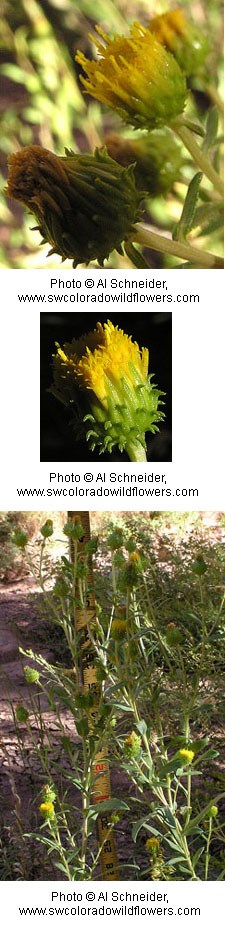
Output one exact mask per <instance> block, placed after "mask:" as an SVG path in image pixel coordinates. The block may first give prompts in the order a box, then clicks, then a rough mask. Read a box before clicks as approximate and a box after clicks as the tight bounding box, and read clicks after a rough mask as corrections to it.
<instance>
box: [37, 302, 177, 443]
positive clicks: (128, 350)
mask: <svg viewBox="0 0 225 929" xmlns="http://www.w3.org/2000/svg"><path fill="white" fill-rule="evenodd" d="M148 361H149V353H148V349H147V348H141V349H140V348H139V345H138V344H137V342H133V341H132V338H131V336H129V335H127V334H126V333H125V332H123V330H122V329H119V328H118V326H114V325H113V323H112V322H111V321H110V320H108V321H107V323H104V325H103V326H102V324H101V323H99V322H98V323H97V326H96V329H95V330H94V332H89V333H88V334H87V335H85V336H83V337H82V338H81V339H78V340H76V339H73V341H72V342H71V343H70V344H69V343H66V344H65V345H64V346H63V348H61V347H60V345H58V344H57V352H56V355H54V356H53V375H54V383H53V385H52V388H51V392H52V393H53V394H54V395H55V396H56V397H57V398H58V399H61V400H62V402H63V403H64V404H65V403H66V404H68V405H69V404H71V403H74V404H75V403H77V396H76V391H77V388H81V389H82V391H83V398H84V401H85V403H86V411H87V416H86V417H85V419H84V422H85V421H86V420H87V419H88V420H89V422H91V423H93V428H92V427H91V429H89V431H88V432H87V439H88V440H89V439H91V448H92V449H94V448H95V446H96V445H100V447H101V450H102V451H104V450H107V451H109V452H111V451H112V448H113V446H114V445H118V446H119V449H120V450H121V451H122V450H123V449H124V448H125V449H126V451H127V453H128V455H129V457H130V458H131V461H136V460H138V461H145V460H146V458H145V432H146V431H150V432H156V431H157V426H156V423H157V422H158V421H159V420H161V419H162V418H163V413H162V412H161V411H159V409H158V406H159V405H160V403H161V401H160V400H159V397H160V393H161V392H160V391H158V390H156V389H155V387H154V385H153V384H151V375H148ZM89 410H90V414H89ZM137 454H138V455H139V456H140V455H141V456H142V457H138V458H137V457H136V456H137ZM133 456H134V457H133Z"/></svg>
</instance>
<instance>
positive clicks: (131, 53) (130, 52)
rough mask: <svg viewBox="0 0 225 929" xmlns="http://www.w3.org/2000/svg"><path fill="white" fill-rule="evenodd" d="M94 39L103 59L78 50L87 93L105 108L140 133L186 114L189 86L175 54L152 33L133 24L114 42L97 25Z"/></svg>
mask: <svg viewBox="0 0 225 929" xmlns="http://www.w3.org/2000/svg"><path fill="white" fill-rule="evenodd" d="M96 31H97V32H98V34H99V35H100V40H99V39H96V40H95V39H94V42H95V45H96V48H97V51H98V52H99V58H98V59H97V61H90V60H89V59H87V58H85V55H84V54H83V52H81V51H78V52H77V55H76V61H78V64H80V65H81V66H82V68H83V71H84V72H85V73H86V75H87V76H86V77H83V76H82V75H81V80H82V83H83V85H84V88H85V91H86V92H87V93H88V94H91V96H93V97H95V98H96V99H97V100H100V102H101V103H105V104H106V105H107V106H109V107H111V108H112V109H114V110H116V112H117V113H118V114H119V115H120V116H121V117H122V119H123V120H125V122H127V123H131V124H132V125H133V126H134V127H135V128H136V127H139V128H148V129H154V128H155V127H156V126H157V125H163V124H165V123H168V122H170V121H171V120H172V119H175V117H176V116H177V115H178V114H179V113H181V112H182V110H183V109H184V104H185V97H186V82H185V78H184V75H183V74H182V72H181V69H180V67H179V65H178V64H177V62H176V60H175V58H174V56H173V55H170V53H169V52H168V51H167V50H166V49H165V48H164V46H163V45H162V44H161V42H158V39H157V38H156V36H155V35H152V33H151V32H150V30H149V29H145V28H144V27H143V26H141V25H140V23H135V22H134V23H133V24H132V25H131V28H130V33H129V35H128V36H127V37H126V36H120V35H115V37H114V38H113V39H109V38H108V36H107V35H105V33H104V32H103V31H102V29H101V28H99V27H98V26H97V27H96Z"/></svg>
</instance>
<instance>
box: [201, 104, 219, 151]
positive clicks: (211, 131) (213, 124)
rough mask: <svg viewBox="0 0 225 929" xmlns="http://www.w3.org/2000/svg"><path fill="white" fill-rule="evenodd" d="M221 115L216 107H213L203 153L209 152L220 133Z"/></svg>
mask: <svg viewBox="0 0 225 929" xmlns="http://www.w3.org/2000/svg"><path fill="white" fill-rule="evenodd" d="M218 122H219V114H218V110H217V107H216V106H211V107H210V109H209V112H208V117H207V123H206V134H205V138H204V142H203V144H202V151H204V152H207V151H208V149H209V148H211V147H212V145H214V142H215V140H216V137H217V132H218Z"/></svg>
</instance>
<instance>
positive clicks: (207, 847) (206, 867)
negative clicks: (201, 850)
mask: <svg viewBox="0 0 225 929" xmlns="http://www.w3.org/2000/svg"><path fill="white" fill-rule="evenodd" d="M211 836H212V817H211V816H210V820H209V831H208V838H207V843H206V853H205V881H207V880H208V870H209V858H210V853H209V848H210V842H211Z"/></svg>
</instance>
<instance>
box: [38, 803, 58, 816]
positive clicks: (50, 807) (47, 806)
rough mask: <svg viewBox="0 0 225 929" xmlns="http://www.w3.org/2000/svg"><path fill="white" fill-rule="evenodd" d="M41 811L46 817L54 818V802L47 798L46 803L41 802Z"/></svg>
mask: <svg viewBox="0 0 225 929" xmlns="http://www.w3.org/2000/svg"><path fill="white" fill-rule="evenodd" d="M39 810H40V813H42V816H44V819H53V818H54V816H55V810H54V804H53V803H51V801H50V800H46V801H45V802H44V803H41V804H40V806H39Z"/></svg>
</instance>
